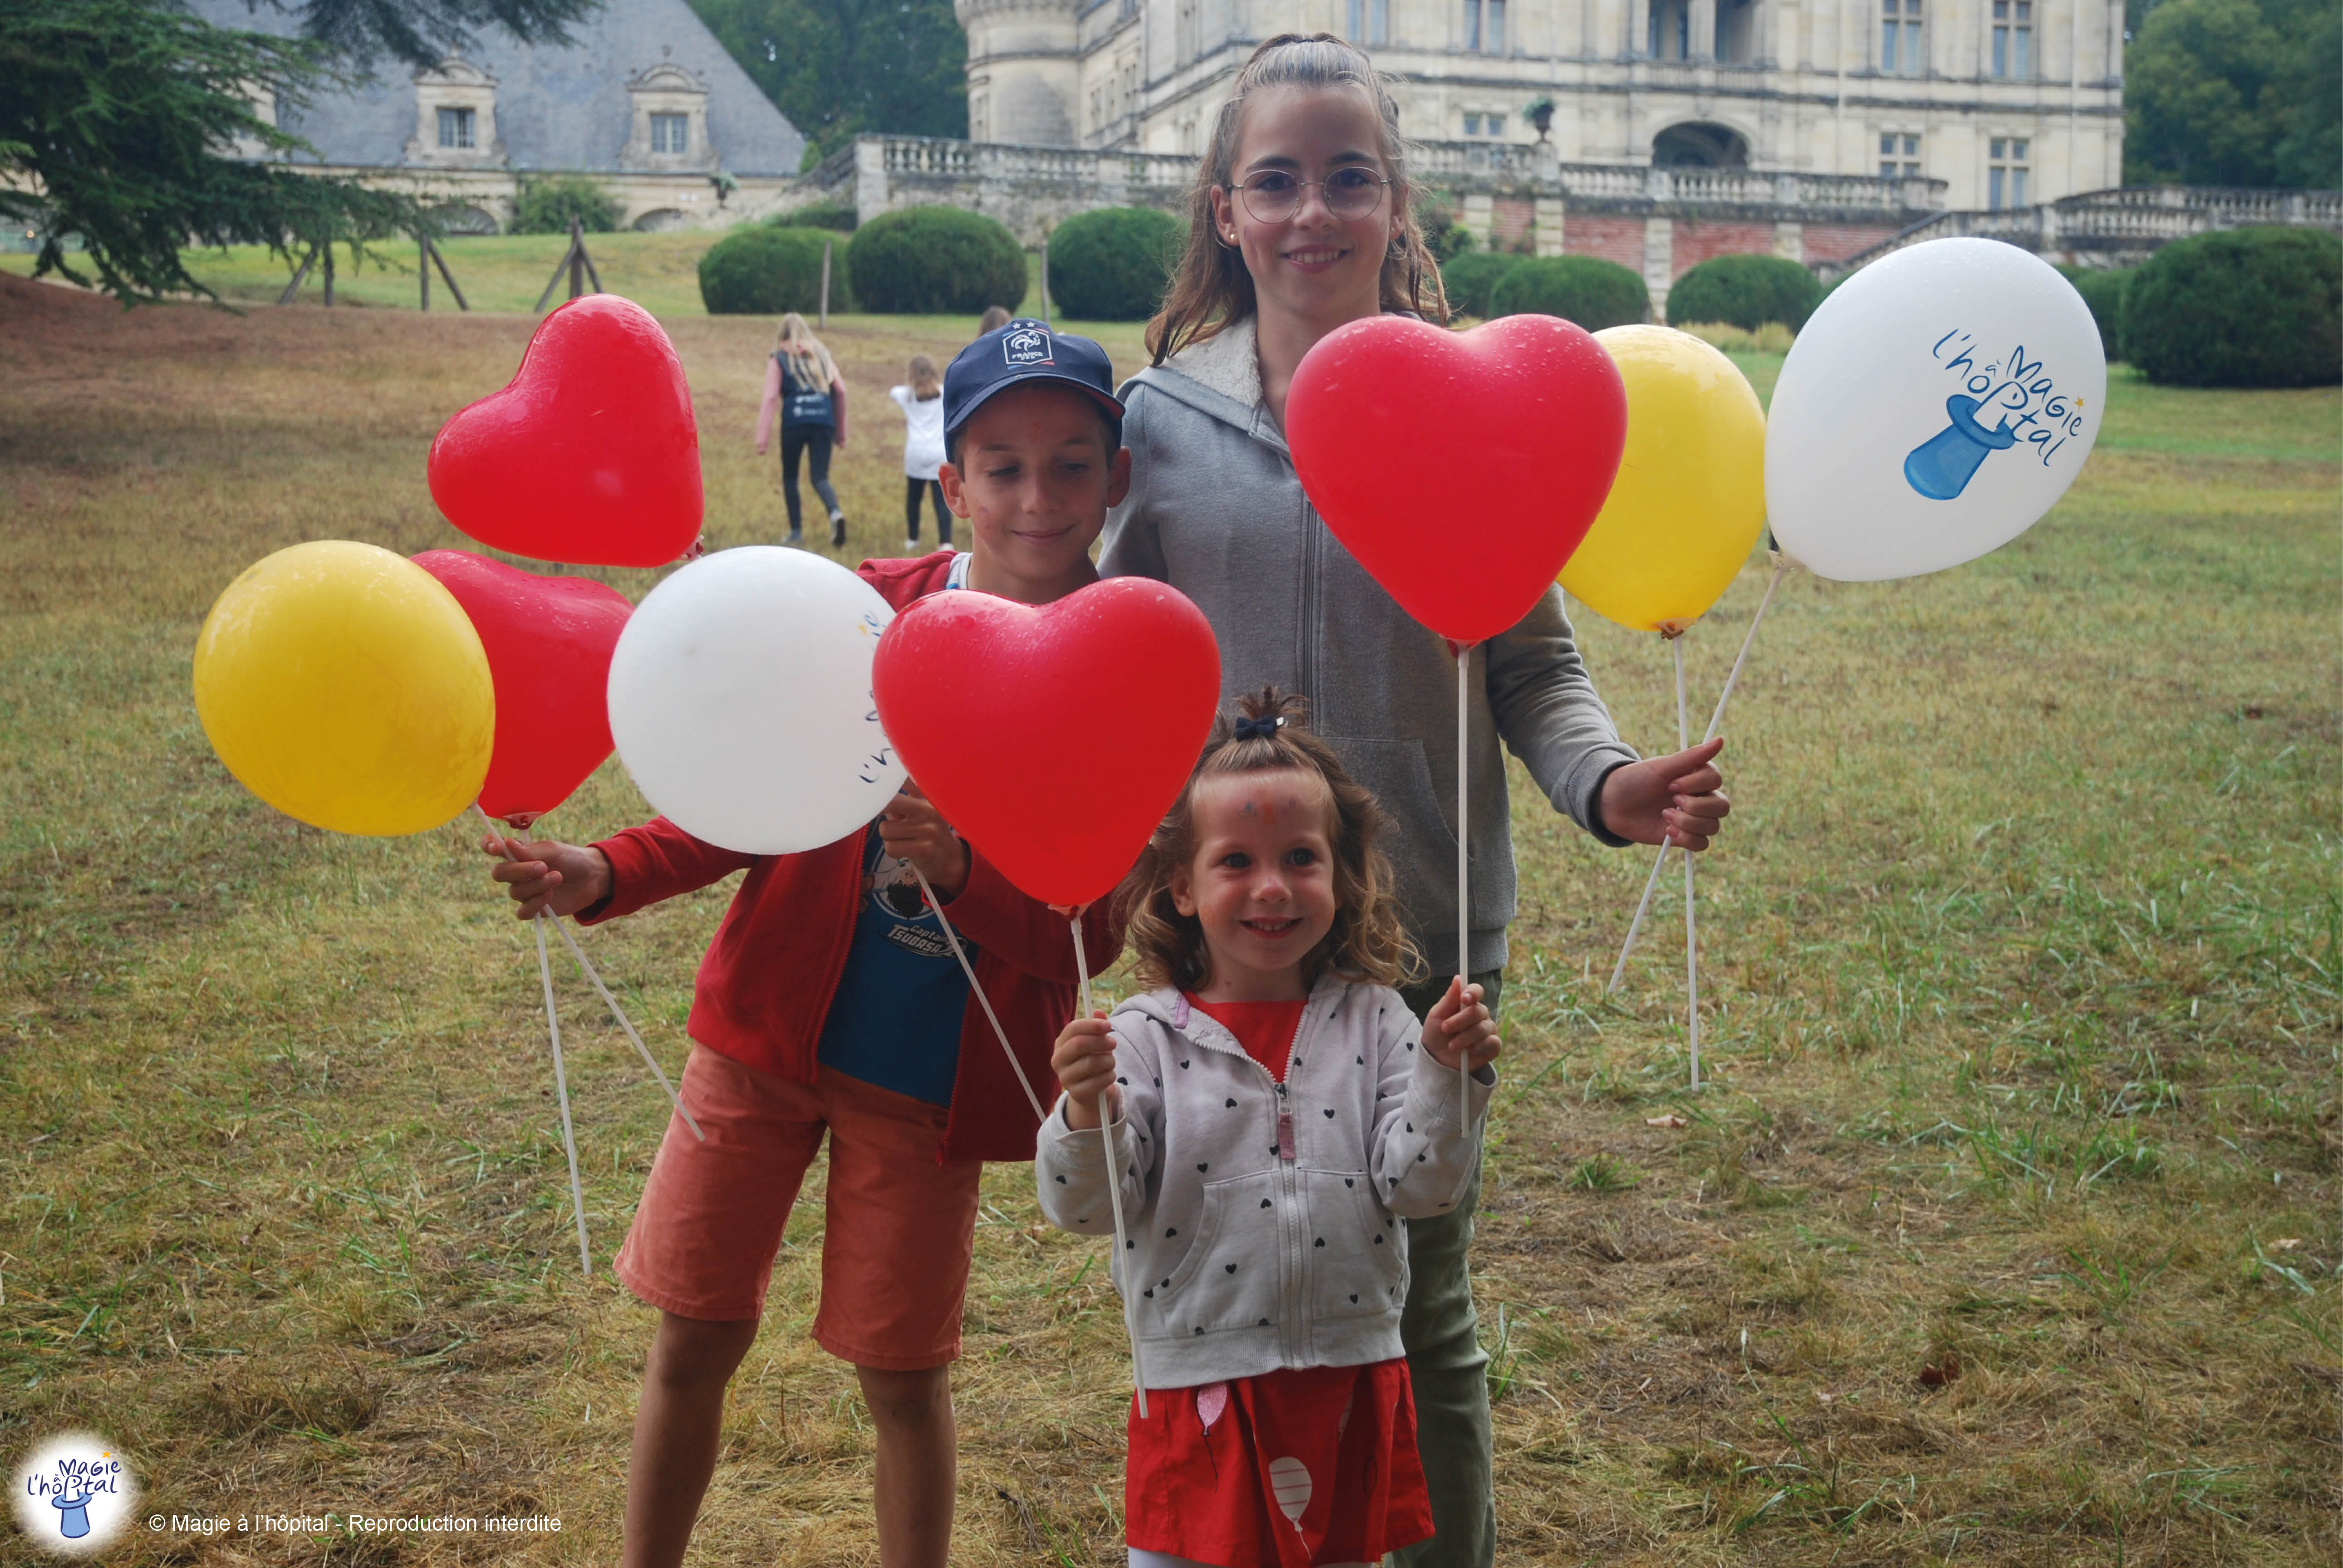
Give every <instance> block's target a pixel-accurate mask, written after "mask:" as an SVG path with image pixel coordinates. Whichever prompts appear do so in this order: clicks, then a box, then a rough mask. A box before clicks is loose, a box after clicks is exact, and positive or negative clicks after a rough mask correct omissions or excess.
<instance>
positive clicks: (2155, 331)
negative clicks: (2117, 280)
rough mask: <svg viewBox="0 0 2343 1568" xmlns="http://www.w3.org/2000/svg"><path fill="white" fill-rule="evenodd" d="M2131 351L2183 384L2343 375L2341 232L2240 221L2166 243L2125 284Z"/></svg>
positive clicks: (2323, 383)
mask: <svg viewBox="0 0 2343 1568" xmlns="http://www.w3.org/2000/svg"><path fill="white" fill-rule="evenodd" d="M2121 340H2122V343H2123V349H2124V357H2125V358H2127V359H2128V360H2130V361H2131V362H2132V363H2133V364H2134V365H2136V366H2137V367H2139V368H2140V369H2141V370H2143V371H2146V372H2147V378H2148V379H2149V380H2151V381H2160V382H2164V383H2166V384H2167V385H2171V386H2177V387H2331V386H2334V385H2335V384H2336V383H2337V382H2338V381H2343V239H2338V238H2337V237H2336V236H2334V235H2331V234H2328V232H2326V231H2325V230H2324V229H2315V228H2233V229H2229V230H2227V231H2225V232H2223V233H2219V234H2200V235H2198V236H2197V237H2196V238H2194V239H2184V240H2180V241H2177V242H2176V243H2174V244H2172V245H2167V246H2165V247H2164V248H2163V249H2162V250H2159V251H2157V253H2156V254H2155V255H2154V256H2149V257H2148V258H2147V261H2146V262H2145V263H2144V264H2143V265H2141V266H2139V267H2138V268H2137V270H2135V271H2134V272H2133V273H2132V275H2131V281H2130V283H2129V285H2128V286H2127V287H2126V288H2125V290H2124V302H2123V331H2122V334H2121Z"/></svg>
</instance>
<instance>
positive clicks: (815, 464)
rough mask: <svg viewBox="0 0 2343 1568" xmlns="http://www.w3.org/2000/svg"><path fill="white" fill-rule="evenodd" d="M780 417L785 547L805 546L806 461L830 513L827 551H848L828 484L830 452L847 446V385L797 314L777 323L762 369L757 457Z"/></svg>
mask: <svg viewBox="0 0 2343 1568" xmlns="http://www.w3.org/2000/svg"><path fill="white" fill-rule="evenodd" d="M775 409H779V411H780V416H781V498H782V499H783V500H784V501H786V502H787V503H788V504H789V543H791V544H793V545H801V544H803V543H805V526H804V523H803V521H802V517H803V514H802V513H801V512H800V510H799V505H798V459H799V457H800V456H803V457H805V458H807V459H808V462H807V467H808V469H809V472H810V474H811V477H812V479H813V493H814V494H815V495H817V496H819V497H820V498H821V504H822V505H823V506H825V507H828V508H830V548H832V549H843V548H845V547H846V513H845V512H844V511H843V510H841V509H840V507H839V504H838V492H837V491H836V490H835V489H833V488H831V487H830V448H831V447H844V446H845V445H846V381H845V378H844V377H841V376H840V375H839V373H838V363H837V361H835V360H833V359H832V358H830V350H829V349H827V348H825V347H822V346H821V339H820V338H819V337H815V336H814V335H813V328H812V327H808V326H807V325H806V318H805V317H802V316H799V314H798V313H797V312H796V311H794V310H792V311H790V312H789V314H788V315H787V316H784V317H781V328H780V330H779V332H777V333H775V334H774V336H773V354H772V358H771V359H770V361H769V363H767V365H766V366H765V401H764V403H763V405H762V406H761V407H759V408H758V410H757V455H758V456H759V457H762V456H764V452H765V447H767V446H768V445H769V443H770V441H771V439H772V434H773V413H774V410H775Z"/></svg>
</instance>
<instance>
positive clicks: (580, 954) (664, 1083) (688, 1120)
mask: <svg viewBox="0 0 2343 1568" xmlns="http://www.w3.org/2000/svg"><path fill="white" fill-rule="evenodd" d="M472 809H473V810H475V811H478V812H479V813H480V820H481V821H483V822H486V823H487V824H488V831H489V832H490V834H492V835H493V836H494V837H495V839H496V840H497V842H498V844H499V845H501V846H503V849H504V857H505V859H508V860H518V859H519V858H520V857H518V855H516V854H514V853H513V851H512V846H511V845H510V844H508V843H507V842H506V839H505V835H504V834H503V833H501V832H498V829H497V823H496V819H494V818H492V817H490V816H489V815H488V811H487V810H486V809H484V808H483V807H482V806H481V805H480V803H479V802H478V801H477V800H475V801H473V802H472ZM553 929H554V930H557V931H558V932H560V933H561V940H562V942H563V944H564V945H566V946H567V947H568V949H569V956H570V957H571V958H573V959H575V960H578V969H579V970H581V971H583V972H584V974H585V976H586V978H587V979H588V980H591V981H592V982H593V985H594V990H595V992H596V994H598V995H599V996H600V997H601V999H602V1000H603V1002H604V1003H605V1004H606V1005H607V1006H608V1008H609V1010H610V1016H611V1017H612V1018H615V1019H617V1020H618V1027H619V1028H620V1029H623V1030H626V1031H627V1038H628V1040H632V1041H634V1043H635V1051H636V1054H638V1055H639V1056H640V1057H641V1058H642V1059H643V1065H644V1066H645V1067H648V1068H649V1069H650V1070H651V1076H652V1077H653V1078H656V1079H658V1080H659V1087H660V1088H661V1089H664V1090H666V1091H667V1102H668V1103H669V1105H672V1106H674V1107H675V1113H676V1114H677V1115H678V1116H680V1117H682V1118H683V1124H684V1125H685V1126H686V1127H689V1128H690V1129H691V1135H692V1136H693V1137H694V1138H697V1139H699V1141H701V1142H702V1143H705V1142H707V1141H708V1134H707V1133H705V1132H702V1131H700V1130H699V1122H697V1121H693V1120H692V1117H691V1112H690V1111H686V1110H685V1109H684V1108H683V1097H682V1096H681V1095H679V1094H678V1093H677V1092H676V1091H675V1085H674V1084H672V1083H670V1082H669V1081H668V1076H667V1073H666V1071H665V1070H663V1069H661V1068H660V1066H659V1058H657V1057H655V1056H653V1055H652V1054H651V1048H650V1047H649V1046H648V1045H645V1044H644V1043H643V1037H642V1036H641V1035H639V1034H638V1033H636V1032H635V1024H634V1020H632V1019H630V1018H628V1016H627V1011H626V1009H624V1008H622V1007H620V1006H619V1005H618V998H617V997H614V996H612V995H611V994H610V988H609V987H608V986H606V985H604V984H603V983H602V976H601V972H600V971H599V970H596V969H595V967H594V961H593V960H591V959H589V958H588V957H587V956H586V950H585V949H583V948H581V947H579V946H578V939H577V938H575V937H573V936H571V935H570V934H569V928H568V926H567V925H565V924H563V923H562V921H561V919H560V917H558V916H556V917H555V918H554V921H553Z"/></svg>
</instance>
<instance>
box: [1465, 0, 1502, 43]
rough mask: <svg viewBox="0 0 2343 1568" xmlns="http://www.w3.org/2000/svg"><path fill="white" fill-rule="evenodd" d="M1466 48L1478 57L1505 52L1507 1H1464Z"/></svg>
mask: <svg viewBox="0 0 2343 1568" xmlns="http://www.w3.org/2000/svg"><path fill="white" fill-rule="evenodd" d="M1464 47H1465V48H1466V49H1468V50H1470V51H1471V52H1473V54H1476V55H1502V54H1503V53H1504V52H1505V0H1464Z"/></svg>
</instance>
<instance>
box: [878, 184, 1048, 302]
mask: <svg viewBox="0 0 2343 1568" xmlns="http://www.w3.org/2000/svg"><path fill="white" fill-rule="evenodd" d="M846 268H847V271H848V272H849V273H850V275H851V276H852V277H853V279H854V297H855V298H856V299H857V300H858V301H860V303H861V306H862V308H863V309H865V310H877V311H884V312H887V313H889V314H890V315H899V316H975V315H978V314H980V312H981V311H983V309H984V308H985V307H987V306H989V305H999V306H1003V307H1007V308H1008V309H1011V310H1014V309H1016V308H1017V307H1019V306H1020V305H1021V304H1023V303H1024V300H1025V289H1026V286H1027V284H1028V282H1029V281H1030V280H1029V278H1028V277H1027V275H1026V270H1025V251H1024V248H1023V247H1022V246H1020V245H1019V244H1018V243H1017V236H1015V235H1013V234H1011V233H1010V232H1009V231H1008V230H1007V229H1005V228H1003V227H1001V226H1000V225H999V224H997V223H995V222H993V221H992V220H991V219H990V218H989V217H983V216H979V215H978V214H976V213H972V212H966V211H963V210H962V209H960V208H959V207H956V206H914V207H905V208H903V209H902V210H901V211H900V212H890V213H881V214H880V215H879V216H877V217H874V218H872V219H871V220H870V222H869V223H866V224H864V225H863V226H861V227H860V228H858V229H856V230H855V231H854V243H853V244H852V245H851V246H848V247H847V252H846Z"/></svg>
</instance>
